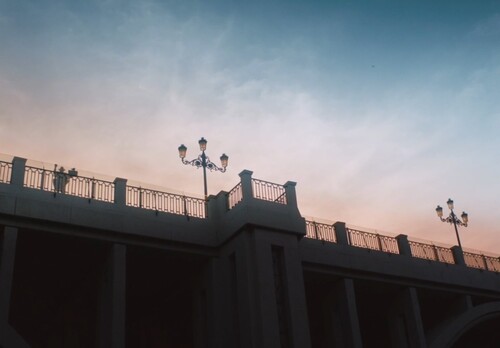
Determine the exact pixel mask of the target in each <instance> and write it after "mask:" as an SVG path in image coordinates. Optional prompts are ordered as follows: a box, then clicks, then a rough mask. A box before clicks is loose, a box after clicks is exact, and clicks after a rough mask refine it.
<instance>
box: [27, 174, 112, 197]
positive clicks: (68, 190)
mask: <svg viewBox="0 0 500 348" xmlns="http://www.w3.org/2000/svg"><path fill="white" fill-rule="evenodd" d="M23 185H24V187H28V188H34V189H37V190H42V191H48V192H53V193H54V194H58V193H61V194H67V195H71V196H77V197H82V198H87V199H89V200H93V199H94V200H98V201H104V202H110V203H113V202H114V192H115V190H114V186H115V184H114V183H113V182H110V181H105V180H99V179H95V178H88V177H85V176H78V175H71V174H69V173H63V172H58V171H54V170H48V169H44V168H37V167H31V166H25V175H24V183H23Z"/></svg>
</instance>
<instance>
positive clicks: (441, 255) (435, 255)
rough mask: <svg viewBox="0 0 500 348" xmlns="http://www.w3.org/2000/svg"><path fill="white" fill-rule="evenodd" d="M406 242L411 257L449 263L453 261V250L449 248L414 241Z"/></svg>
mask: <svg viewBox="0 0 500 348" xmlns="http://www.w3.org/2000/svg"><path fill="white" fill-rule="evenodd" d="M408 244H409V245H410V250H411V255H412V256H413V257H417V258H419V259H426V260H432V261H440V262H446V263H450V264H454V263H455V259H454V258H453V252H452V251H451V249H449V248H446V247H441V246H437V245H434V244H427V243H420V242H415V241H408Z"/></svg>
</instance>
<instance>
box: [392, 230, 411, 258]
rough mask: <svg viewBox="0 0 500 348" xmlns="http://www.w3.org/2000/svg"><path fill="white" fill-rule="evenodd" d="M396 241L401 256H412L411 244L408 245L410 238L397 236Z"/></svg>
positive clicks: (401, 235)
mask: <svg viewBox="0 0 500 348" xmlns="http://www.w3.org/2000/svg"><path fill="white" fill-rule="evenodd" d="M396 241H397V243H398V249H399V255H407V256H412V255H411V248H410V243H408V236H407V235H406V234H400V235H398V236H396Z"/></svg>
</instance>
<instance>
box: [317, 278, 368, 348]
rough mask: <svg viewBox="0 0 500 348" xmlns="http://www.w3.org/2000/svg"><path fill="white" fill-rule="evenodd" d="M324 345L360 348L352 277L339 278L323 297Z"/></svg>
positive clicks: (359, 333)
mask: <svg viewBox="0 0 500 348" xmlns="http://www.w3.org/2000/svg"><path fill="white" fill-rule="evenodd" d="M324 311H325V312H324V315H325V324H326V327H325V334H326V344H325V347H346V348H358V347H359V348H361V347H362V346H363V345H362V343H361V331H360V328H359V319H358V312H357V308H356V295H355V293H354V283H353V281H352V279H347V278H345V279H341V280H339V281H337V282H336V283H335V284H334V285H333V287H332V288H331V289H330V291H329V294H328V296H327V298H326V299H325V307H324Z"/></svg>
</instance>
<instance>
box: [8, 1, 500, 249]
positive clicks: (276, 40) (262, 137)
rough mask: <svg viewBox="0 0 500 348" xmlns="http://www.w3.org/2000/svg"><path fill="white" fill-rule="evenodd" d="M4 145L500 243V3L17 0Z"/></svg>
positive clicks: (366, 220)
mask: <svg viewBox="0 0 500 348" xmlns="http://www.w3.org/2000/svg"><path fill="white" fill-rule="evenodd" d="M0 47H2V49H1V50H0V152H2V153H8V154H12V155H18V156H22V157H27V158H32V159H37V160H41V161H46V162H47V163H49V162H50V163H59V164H64V165H65V166H66V167H77V168H81V169H87V170H91V171H94V172H100V173H105V174H109V175H113V176H121V177H126V178H129V179H136V180H141V181H144V182H149V183H153V184H156V185H159V186H164V187H167V188H171V189H173V190H176V191H181V192H186V193H194V194H200V193H202V181H201V172H200V171H197V170H196V169H194V168H188V167H186V166H182V165H181V163H180V161H179V158H178V155H177V146H179V144H181V143H184V144H185V145H186V146H188V155H189V156H191V157H194V156H196V155H197V154H198V152H197V151H196V148H197V140H198V139H199V138H200V137H201V136H204V137H205V138H207V139H208V141H209V143H208V150H207V152H208V154H209V155H212V156H213V158H218V157H219V156H220V154H221V153H222V152H225V153H227V154H228V155H229V156H230V159H229V161H230V167H229V168H228V172H227V173H225V174H220V173H210V177H209V189H210V191H211V192H212V193H216V192H218V191H219V190H222V189H226V190H227V189H230V188H231V187H232V186H233V185H234V184H235V183H236V182H237V181H238V176H237V174H238V173H239V172H240V171H241V170H243V169H250V170H253V171H254V176H255V177H257V178H262V179H266V180H270V181H275V182H280V183H284V182H286V181H287V180H292V181H297V183H298V185H297V191H298V200H299V205H300V209H301V212H302V213H303V214H304V215H307V216H310V217H320V218H324V219H328V220H332V221H337V220H339V221H345V222H347V223H349V224H352V225H356V226H364V227H369V228H372V229H376V230H379V231H381V232H385V231H387V232H392V233H405V234H409V235H410V236H414V237H418V238H423V239H430V240H436V241H439V242H442V243H448V244H455V237H454V233H453V230H452V228H451V226H446V225H445V224H443V223H441V222H439V220H438V219H437V217H436V216H435V213H434V208H435V207H436V205H437V204H441V205H445V202H446V200H447V199H448V198H449V197H451V198H454V199H455V202H456V207H457V210H459V212H461V211H462V210H465V211H467V212H468V213H469V216H470V226H469V227H468V228H467V229H463V230H462V232H461V236H462V243H463V244H464V246H466V247H467V246H468V247H470V248H475V249H484V250H487V251H492V252H496V253H500V228H499V227H498V223H497V221H496V220H497V217H498V215H499V214H498V212H499V206H500V199H499V197H500V188H499V178H500V160H499V158H500V156H499V153H500V151H499V148H500V136H499V131H500V106H499V102H498V100H499V97H498V95H499V94H500V82H499V81H500V3H499V2H498V1H488V0H485V1H439V2H437V1H376V0H375V1H251V2H250V1H185V0H184V1H149V0H148V1H114V0H110V1H82V2H75V1H62V0H61V1H24V0H21V1H5V0H0Z"/></svg>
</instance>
